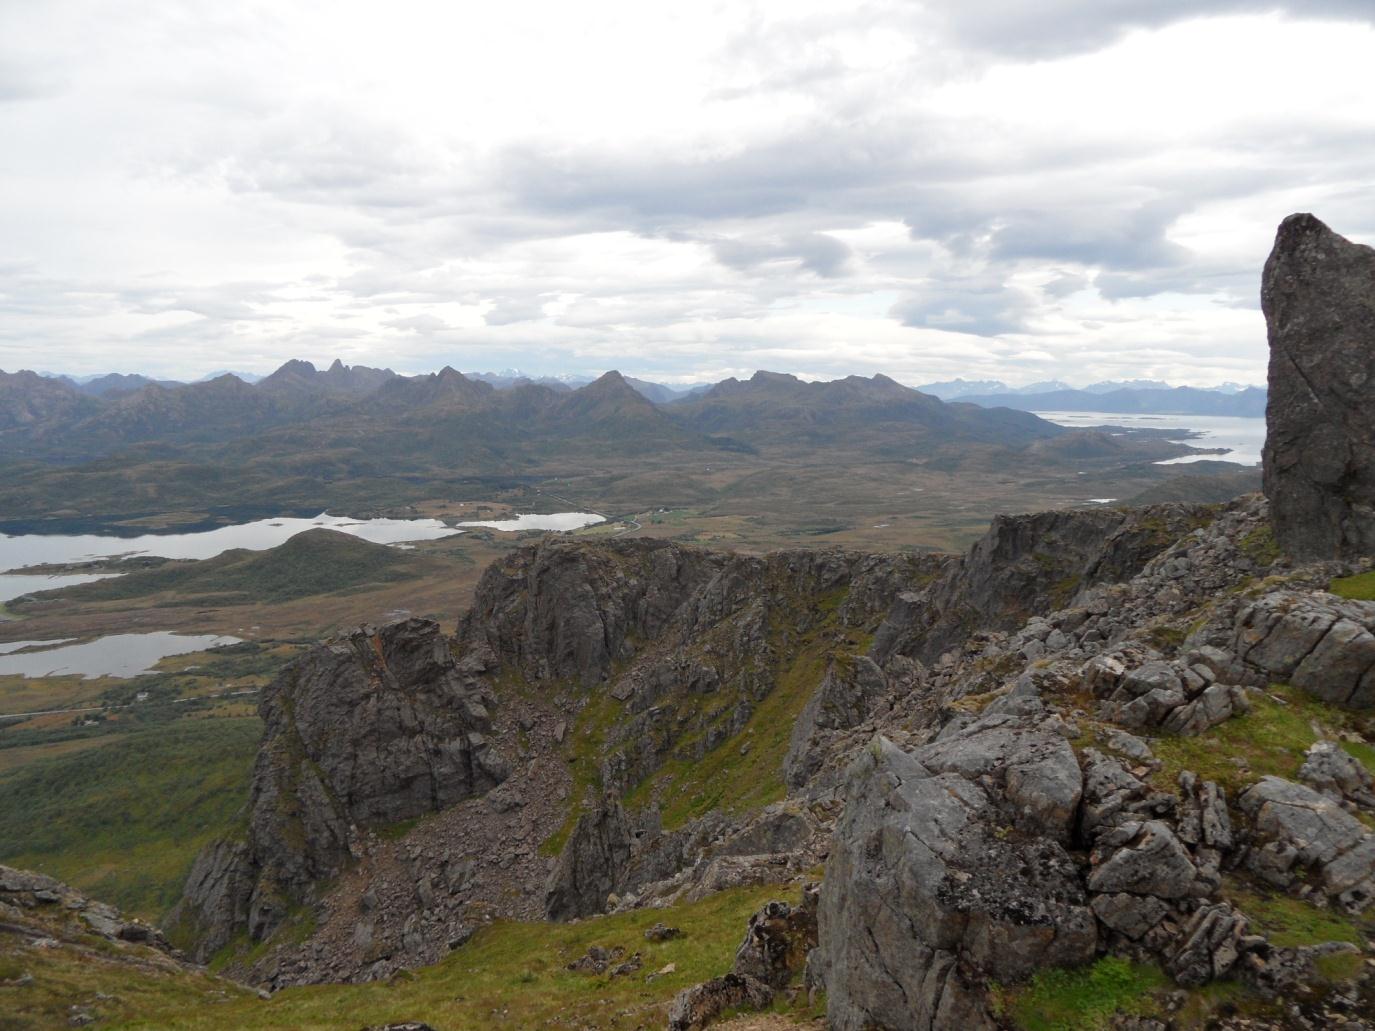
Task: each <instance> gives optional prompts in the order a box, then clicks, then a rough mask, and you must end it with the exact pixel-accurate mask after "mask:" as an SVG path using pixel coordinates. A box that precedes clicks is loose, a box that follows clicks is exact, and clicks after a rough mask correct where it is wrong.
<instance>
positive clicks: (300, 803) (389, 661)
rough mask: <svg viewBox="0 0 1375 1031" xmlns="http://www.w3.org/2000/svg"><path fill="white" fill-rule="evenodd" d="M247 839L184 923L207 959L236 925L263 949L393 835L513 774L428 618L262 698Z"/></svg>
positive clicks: (324, 653)
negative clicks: (372, 830)
mask: <svg viewBox="0 0 1375 1031" xmlns="http://www.w3.org/2000/svg"><path fill="white" fill-rule="evenodd" d="M258 710H259V714H260V715H261V716H262V718H263V722H264V725H265V726H264V734H263V745H262V748H261V750H260V751H259V753H258V758H257V761H256V763H255V764H254V770H253V785H252V793H251V801H250V815H249V833H248V840H247V842H245V843H242V844H229V843H224V842H221V843H217V844H215V845H212V846H210V848H209V849H207V851H206V852H205V853H204V854H203V855H202V856H201V857H200V858H199V859H198V860H197V862H196V864H195V866H194V868H193V870H192V873H191V877H190V879H189V881H188V884H187V890H186V893H185V895H184V897H183V901H182V904H181V906H180V908H179V914H178V916H179V917H180V918H182V919H184V920H188V921H190V922H191V923H192V924H193V925H195V926H196V927H198V928H199V929H201V935H200V938H201V945H200V947H199V952H200V954H202V955H208V954H209V952H210V951H213V949H212V948H209V946H210V945H211V944H212V943H216V942H218V943H219V944H223V942H224V941H227V940H228V937H229V936H230V935H232V934H233V933H234V931H235V930H236V929H237V928H238V927H239V926H244V925H246V928H247V930H248V932H249V934H250V935H251V936H252V937H254V938H262V937H264V936H266V935H267V934H269V933H271V931H272V930H273V929H274V928H275V927H276V926H277V924H278V923H280V921H281V920H282V919H283V917H284V916H285V915H286V913H287V912H288V911H289V909H290V908H291V906H293V905H296V904H299V903H301V902H302V901H304V900H305V899H306V898H307V897H308V895H309V893H310V891H311V889H312V887H313V886H314V885H315V884H316V883H317V882H319V881H321V880H323V879H325V878H328V877H331V876H333V875H334V874H336V873H338V872H339V870H340V869H341V868H342V867H343V865H344V864H345V863H346V862H348V860H349V859H350V857H351V856H352V854H353V841H354V839H355V837H356V836H357V833H358V828H360V827H376V826H384V825H386V824H389V823H395V822H397V821H401V820H407V819H410V818H412V817H416V816H420V815H422V814H424V813H427V812H433V811H436V810H439V809H442V808H444V807H446V806H449V805H452V804H454V803H455V802H459V801H462V800H463V799H465V798H470V797H472V796H474V795H478V794H481V793H483V792H485V791H487V790H488V789H490V788H492V787H495V786H496V785H497V784H499V783H500V782H501V781H502V779H503V778H504V777H505V776H506V767H505V765H504V764H503V763H502V762H501V761H500V760H499V759H497V758H496V757H495V756H494V755H492V754H491V753H490V752H489V748H488V743H487V740H486V738H485V737H484V733H485V732H486V731H487V730H488V728H489V726H490V717H489V713H488V710H487V707H486V704H485V703H484V700H483V698H482V696H481V694H480V693H479V692H478V691H477V689H476V688H475V687H474V686H473V685H472V684H471V683H469V682H468V681H466V680H465V678H464V677H463V675H462V674H460V672H459V671H458V669H457V666H456V664H455V662H454V660H453V657H452V655H451V653H450V650H449V644H448V640H447V638H445V636H444V635H443V634H442V633H441V632H440V629H439V626H438V624H436V623H433V622H431V621H429V620H423V619H408V620H403V621H401V622H398V623H393V624H390V625H388V626H384V627H382V628H380V629H372V628H369V627H363V628H360V629H358V630H355V631H353V632H351V633H348V634H345V635H343V636H341V637H338V638H335V639H334V640H332V641H330V642H328V643H326V644H321V645H317V646H316V647H314V648H312V649H311V650H310V651H309V652H307V653H306V654H305V655H303V656H302V657H301V658H299V659H297V660H296V661H295V662H293V663H291V664H290V665H288V666H287V667H286V668H285V669H283V671H282V672H281V673H280V674H279V675H278V676H277V678H276V679H275V680H274V681H273V682H272V683H271V684H270V685H269V686H268V687H267V688H266V690H265V691H264V692H263V697H262V700H261V701H260V702H259V707H258Z"/></svg>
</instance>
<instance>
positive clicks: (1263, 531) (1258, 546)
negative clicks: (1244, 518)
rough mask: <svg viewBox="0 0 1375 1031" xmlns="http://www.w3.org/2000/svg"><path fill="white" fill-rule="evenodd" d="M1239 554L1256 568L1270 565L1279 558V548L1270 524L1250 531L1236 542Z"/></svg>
mask: <svg viewBox="0 0 1375 1031" xmlns="http://www.w3.org/2000/svg"><path fill="white" fill-rule="evenodd" d="M1237 547H1239V548H1240V549H1241V553H1242V554H1243V555H1245V556H1246V557H1247V558H1249V559H1250V560H1251V561H1252V562H1254V563H1255V564H1256V565H1258V566H1268V565H1271V564H1272V563H1273V562H1274V561H1275V560H1276V559H1278V558H1279V557H1280V546H1279V544H1278V543H1277V542H1276V541H1275V531H1274V530H1273V529H1271V527H1270V524H1269V523H1266V524H1265V525H1263V526H1261V527H1259V528H1257V529H1255V530H1252V531H1251V532H1250V533H1248V534H1247V535H1246V536H1245V537H1243V538H1241V540H1239V541H1238V542H1237Z"/></svg>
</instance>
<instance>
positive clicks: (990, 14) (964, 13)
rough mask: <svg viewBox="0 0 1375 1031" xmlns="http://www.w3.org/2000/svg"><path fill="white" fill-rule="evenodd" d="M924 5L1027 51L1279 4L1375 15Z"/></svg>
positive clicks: (1206, 3)
mask: <svg viewBox="0 0 1375 1031" xmlns="http://www.w3.org/2000/svg"><path fill="white" fill-rule="evenodd" d="M928 7H929V8H930V9H931V10H932V12H933V13H935V14H936V16H937V19H938V23H940V24H943V27H944V28H945V29H946V31H948V32H949V33H950V34H951V35H952V36H954V38H955V39H956V40H957V41H958V42H960V43H961V44H963V45H965V46H968V47H971V48H974V49H977V50H983V51H987V52H990V53H995V54H1003V55H1009V56H1014V57H1022V58H1032V59H1045V58H1052V57H1059V56H1063V55H1067V54H1074V53H1082V52H1085V51H1089V50H1096V49H1098V48H1099V47H1102V46H1106V45H1107V44H1109V43H1112V42H1113V41H1114V40H1116V39H1118V38H1119V37H1121V36H1122V35H1124V34H1126V33H1127V32H1129V31H1131V30H1132V29H1143V28H1144V29H1153V28H1160V27H1162V26H1165V25H1169V24H1171V23H1173V22H1178V21H1184V20H1187V19H1191V18H1206V17H1211V16H1216V15H1227V14H1264V13H1268V12H1271V11H1283V12H1284V13H1286V14H1288V15H1290V16H1291V17H1295V18H1316V19H1340V20H1352V21H1365V22H1375V9H1372V7H1371V4H1370V3H1369V0H1039V2H1037V3H1034V4H1033V3H1026V2H1025V0H961V2H960V3H944V2H939V3H936V4H930V5H928Z"/></svg>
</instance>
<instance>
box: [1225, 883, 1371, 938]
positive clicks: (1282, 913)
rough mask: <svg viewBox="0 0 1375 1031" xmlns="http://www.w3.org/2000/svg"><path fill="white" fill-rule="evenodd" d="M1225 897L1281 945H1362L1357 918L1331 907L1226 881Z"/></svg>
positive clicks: (1259, 931) (1258, 928) (1261, 932)
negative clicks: (1321, 906)
mask: <svg viewBox="0 0 1375 1031" xmlns="http://www.w3.org/2000/svg"><path fill="white" fill-rule="evenodd" d="M1226 896H1227V898H1228V899H1229V900H1230V901H1231V902H1232V904H1233V905H1234V906H1236V907H1237V909H1239V910H1241V911H1242V912H1243V913H1245V914H1246V916H1247V917H1248V918H1249V919H1250V921H1251V926H1252V927H1253V928H1254V929H1255V930H1256V931H1257V932H1258V933H1260V934H1263V935H1265V936H1266V937H1267V938H1269V939H1270V941H1271V943H1272V944H1275V945H1278V946H1280V947H1281V948H1297V947H1299V946H1303V945H1321V944H1322V943H1323V942H1350V943H1351V944H1352V945H1361V944H1363V938H1362V934H1361V930H1360V927H1359V924H1358V922H1357V921H1356V920H1354V919H1352V918H1351V917H1348V916H1346V915H1345V914H1343V913H1340V912H1338V911H1336V910H1332V909H1318V908H1317V907H1316V906H1311V905H1309V904H1308V903H1307V902H1304V901H1302V900H1301V899H1296V898H1290V897H1289V896H1288V895H1283V894H1280V893H1278V892H1273V891H1267V890H1264V889H1253V888H1252V887H1250V886H1248V885H1245V884H1242V883H1241V882H1239V881H1229V882H1228V884H1227V886H1226Z"/></svg>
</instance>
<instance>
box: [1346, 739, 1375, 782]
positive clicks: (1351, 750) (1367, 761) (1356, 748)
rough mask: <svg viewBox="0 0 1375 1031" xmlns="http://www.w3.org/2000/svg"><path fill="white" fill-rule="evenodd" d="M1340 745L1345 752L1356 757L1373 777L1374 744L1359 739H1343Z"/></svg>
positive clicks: (1374, 761) (1374, 772)
mask: <svg viewBox="0 0 1375 1031" xmlns="http://www.w3.org/2000/svg"><path fill="white" fill-rule="evenodd" d="M1341 746H1342V748H1343V749H1345V750H1346V752H1347V754H1348V755H1350V756H1352V757H1353V758H1355V759H1357V760H1358V761H1359V762H1360V763H1361V765H1362V766H1364V767H1365V768H1366V769H1367V770H1369V771H1370V775H1371V776H1372V777H1375V746H1372V745H1368V744H1365V743H1364V742H1359V741H1343V742H1341Z"/></svg>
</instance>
